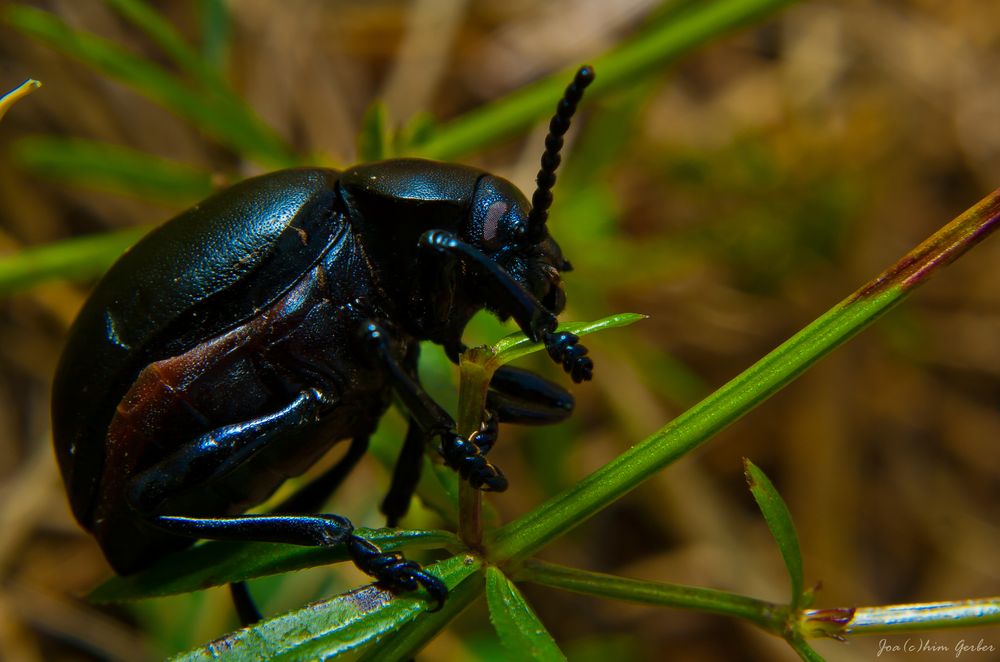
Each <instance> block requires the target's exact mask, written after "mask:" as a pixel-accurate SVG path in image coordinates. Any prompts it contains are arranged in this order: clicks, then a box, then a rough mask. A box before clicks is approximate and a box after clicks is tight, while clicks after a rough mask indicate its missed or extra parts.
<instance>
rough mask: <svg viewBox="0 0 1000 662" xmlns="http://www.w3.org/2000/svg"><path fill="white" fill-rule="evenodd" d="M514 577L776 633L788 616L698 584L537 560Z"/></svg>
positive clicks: (758, 602) (769, 605) (760, 603)
mask: <svg viewBox="0 0 1000 662" xmlns="http://www.w3.org/2000/svg"><path fill="white" fill-rule="evenodd" d="M517 578H518V579H523V580H525V581H529V582H533V583H536V584H542V585H544V586H551V587H553V588H558V589H561V590H564V591H572V592H574V593H582V594H584V595H594V596H598V597H602V598H611V599H615V600H628V601H630V602H639V603H642V604H649V605H657V606H660V607H677V608H680V609H693V610H697V611H704V612H708V613H711V614H721V615H723V616H733V617H736V618H741V619H744V620H746V621H749V622H751V623H753V624H755V625H757V626H759V627H761V628H763V629H764V630H766V631H768V632H770V633H772V634H776V635H778V636H782V635H783V634H784V632H783V631H784V629H785V621H786V618H787V615H788V609H787V607H784V606H782V605H776V604H774V603H771V602H765V601H763V600H757V599H756V598H749V597H746V596H743V595H737V594H735V593H729V592H726V591H718V590H715V589H711V588H701V587H698V586H684V585H681V584H668V583H666V582H653V581H646V580H639V579H629V578H627V577H618V576H616V575H608V574H604V573H600V572H590V571H587V570H580V569H578V568H567V567H566V566H561V565H557V564H555V563H548V562H546V561H539V560H537V559H528V560H527V561H525V562H524V564H523V566H522V567H521V568H520V569H519V570H518V573H517Z"/></svg>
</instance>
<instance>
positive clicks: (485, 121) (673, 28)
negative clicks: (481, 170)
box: [414, 0, 794, 161]
mask: <svg viewBox="0 0 1000 662" xmlns="http://www.w3.org/2000/svg"><path fill="white" fill-rule="evenodd" d="M793 1H794V0H715V1H713V2H700V3H693V4H692V6H691V8H690V9H688V10H686V11H683V12H679V13H678V15H677V16H676V17H673V18H672V19H671V20H669V21H665V22H664V23H663V24H662V25H660V26H657V27H656V28H654V29H653V30H650V31H649V32H648V33H647V34H644V35H642V36H640V37H637V38H636V39H634V40H632V41H630V42H629V43H627V44H625V45H624V46H621V47H619V48H617V49H615V50H612V51H610V52H608V53H605V54H604V55H602V56H600V57H598V58H596V59H595V60H594V61H593V62H592V64H593V65H594V70H595V71H596V72H597V78H596V80H595V81H594V84H593V86H592V87H591V89H590V90H588V94H591V95H593V94H601V93H604V92H607V91H610V90H612V89H616V88H620V89H624V88H627V87H628V86H630V85H632V84H633V83H634V82H635V80H636V78H638V77H640V76H642V75H643V74H645V73H647V72H648V71H649V70H651V69H653V68H655V67H658V66H662V65H663V64H665V63H666V62H669V61H671V60H673V59H676V58H678V57H679V56H681V55H683V54H685V53H687V52H688V51H690V50H692V49H694V48H696V47H697V46H699V45H701V44H703V43H705V42H706V41H708V40H710V39H712V38H713V37H716V36H718V35H719V34H721V33H724V32H728V31H730V30H733V29H735V28H738V27H740V26H742V25H746V24H747V23H750V22H751V21H753V20H756V19H759V18H761V17H762V16H764V15H766V14H769V13H772V12H774V11H777V10H778V9H780V8H781V7H784V6H785V5H788V4H791V3H792V2H793ZM572 76H573V71H571V70H564V71H560V72H558V73H556V74H554V75H551V76H548V77H547V78H545V79H544V80H542V81H540V82H538V83H536V84H534V85H530V86H527V87H524V88H522V89H521V90H519V91H517V92H515V93H513V94H511V95H510V96H508V97H506V98H504V99H503V100H502V101H499V102H497V103H492V104H490V105H488V106H485V107H483V108H481V109H479V110H475V111H472V112H470V113H466V114H465V115H463V116H462V117H459V118H457V119H455V120H452V121H451V122H448V123H447V124H445V125H444V126H443V127H441V129H440V130H439V131H437V132H435V133H434V135H433V136H431V138H430V139H429V140H427V141H426V142H424V143H423V144H419V145H417V146H416V147H415V150H414V151H415V153H416V154H418V155H420V156H424V157H427V158H432V159H441V160H445V161H447V160H450V159H454V158H455V157H457V156H460V155H462V154H466V153H468V152H471V151H474V150H476V149H478V148H480V147H482V146H483V145H485V144H486V143H487V142H494V141H497V140H499V139H501V138H504V137H506V136H508V135H510V134H512V133H515V132H517V131H518V130H520V129H523V128H524V127H527V126H529V125H530V124H531V123H532V122H535V121H537V120H538V119H539V118H542V117H545V116H547V115H548V114H549V113H551V112H552V111H553V110H554V108H555V103H554V100H555V99H558V98H559V96H560V95H561V94H562V91H563V88H564V87H565V86H566V83H567V81H569V80H570V79H571V78H572Z"/></svg>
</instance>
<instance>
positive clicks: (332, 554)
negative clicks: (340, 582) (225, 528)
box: [89, 529, 460, 604]
mask: <svg viewBox="0 0 1000 662" xmlns="http://www.w3.org/2000/svg"><path fill="white" fill-rule="evenodd" d="M357 533H358V535H360V536H362V537H363V538H365V539H367V540H370V541H372V542H373V543H375V544H376V545H378V546H379V548H380V549H381V550H382V551H395V550H399V549H418V548H424V549H440V548H446V547H447V548H456V547H460V543H459V542H458V539H457V538H456V537H455V535H454V534H452V533H449V532H447V531H407V530H401V529H375V530H373V529H358V530H357ZM348 558H349V557H348V555H347V550H346V549H345V548H344V546H343V545H337V546H336V547H303V546H301V545H281V544H277V543H257V542H255V543H237V542H225V541H209V542H206V543H203V544H201V545H197V546H195V547H192V548H190V549H186V550H183V551H181V552H177V553H176V554H171V555H169V556H166V557H164V558H162V559H160V560H158V561H156V562H155V563H154V564H153V565H152V566H151V567H149V568H148V569H146V570H143V571H142V572H139V573H136V574H134V575H129V576H128V577H112V578H111V579H109V580H108V581H106V582H104V583H103V584H101V585H100V586H98V587H97V588H96V589H94V591H93V592H91V594H90V596H89V599H90V601H91V602H96V603H102V604H103V603H108V602H123V601H127V600H139V599H143V598H152V597H162V596H165V595H175V594H177V593H189V592H191V591H200V590H202V589H205V588H208V587H210V586H221V585H223V584H228V583H230V582H238V581H241V580H244V579H252V578H254V577H264V576H266V575H275V574H279V573H282V572H291V571H292V570H302V569H303V568H312V567H315V566H318V565H326V564H329V563H339V562H341V561H346V560H348Z"/></svg>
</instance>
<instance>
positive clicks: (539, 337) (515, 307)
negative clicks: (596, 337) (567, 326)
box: [419, 230, 594, 383]
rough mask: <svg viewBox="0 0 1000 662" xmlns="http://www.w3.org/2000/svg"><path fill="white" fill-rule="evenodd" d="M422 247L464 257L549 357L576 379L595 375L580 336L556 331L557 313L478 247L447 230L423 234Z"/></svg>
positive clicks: (494, 302)
mask: <svg viewBox="0 0 1000 662" xmlns="http://www.w3.org/2000/svg"><path fill="white" fill-rule="evenodd" d="M419 246H420V247H421V248H423V249H426V250H434V251H436V252H438V253H442V254H444V255H447V256H449V257H451V258H452V259H455V260H461V261H463V262H464V263H465V264H466V265H468V266H469V267H470V268H471V269H472V270H473V271H475V272H476V273H477V275H479V276H480V277H481V278H482V279H483V282H484V283H485V284H486V287H487V289H488V291H489V300H490V303H491V305H492V306H493V307H494V308H495V309H497V310H501V311H503V312H504V313H507V314H509V315H510V316H511V317H513V318H514V321H515V322H517V325H518V326H519V327H520V328H521V331H523V332H524V334H525V335H526V336H528V337H529V338H531V339H532V340H534V341H535V342H544V343H545V349H547V350H548V353H549V356H550V357H552V360H553V361H555V362H556V363H559V364H561V365H562V367H563V370H565V371H566V372H567V373H569V375H570V377H572V379H573V381H574V382H577V383H579V382H583V381H587V380H589V379H590V378H591V377H592V376H593V371H594V362H593V361H592V360H591V359H590V357H589V356H587V355H586V354H587V348H586V347H584V346H583V345H581V344H580V341H579V338H577V336H576V335H575V334H572V333H569V332H566V331H563V332H560V333H555V329H556V326H557V324H558V322H557V321H556V316H555V315H553V314H552V313H551V312H550V311H548V310H546V308H545V306H543V305H542V304H541V302H540V301H538V299H537V298H535V296H533V295H532V294H531V293H530V292H528V291H527V290H525V289H524V287H522V286H521V284H520V283H518V282H517V281H516V280H514V278H513V276H511V275H510V274H509V273H508V272H507V271H506V270H505V269H504V268H503V267H501V266H500V265H498V264H497V263H496V262H494V261H493V260H491V259H490V258H489V257H487V256H486V255H485V254H484V253H483V252H482V251H480V250H479V249H478V248H476V247H475V246H472V245H471V244H468V243H466V242H464V241H461V240H460V239H458V238H457V237H456V236H455V235H453V234H451V233H450V232H446V231H444V230H428V231H427V232H425V233H424V234H423V235H422V236H421V237H420V242H419Z"/></svg>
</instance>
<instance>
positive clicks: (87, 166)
mask: <svg viewBox="0 0 1000 662" xmlns="http://www.w3.org/2000/svg"><path fill="white" fill-rule="evenodd" d="M11 155H12V158H13V160H14V162H15V163H16V164H17V165H18V166H20V167H22V168H24V169H26V170H29V171H30V172H32V173H34V174H36V175H40V176H42V177H47V178H49V179H54V180H57V181H61V182H65V183H68V184H73V185H76V186H85V187H88V188H95V189H100V190H105V191H112V192H114V193H122V194H126V195H132V196H137V197H141V198H144V199H147V200H163V201H165V202H169V203H171V204H174V205H178V206H181V205H185V204H187V203H192V202H196V201H198V200H200V199H202V198H204V197H205V196H207V195H209V194H210V193H212V191H213V189H214V186H213V185H212V175H211V174H210V173H208V172H205V171H204V170H199V169H198V168H194V167H192V166H189V165H187V164H184V163H178V162H176V161H168V160H167V159H161V158H159V157H156V156H153V155H151V154H147V153H146V152H139V151H137V150H133V149H129V148H127V147H119V146H117V145H110V144H107V143H99V142H95V141H92V140H85V139H82V138H57V137H52V136H30V137H27V138H22V139H20V140H18V141H17V142H15V143H14V145H13V147H12V151H11Z"/></svg>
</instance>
